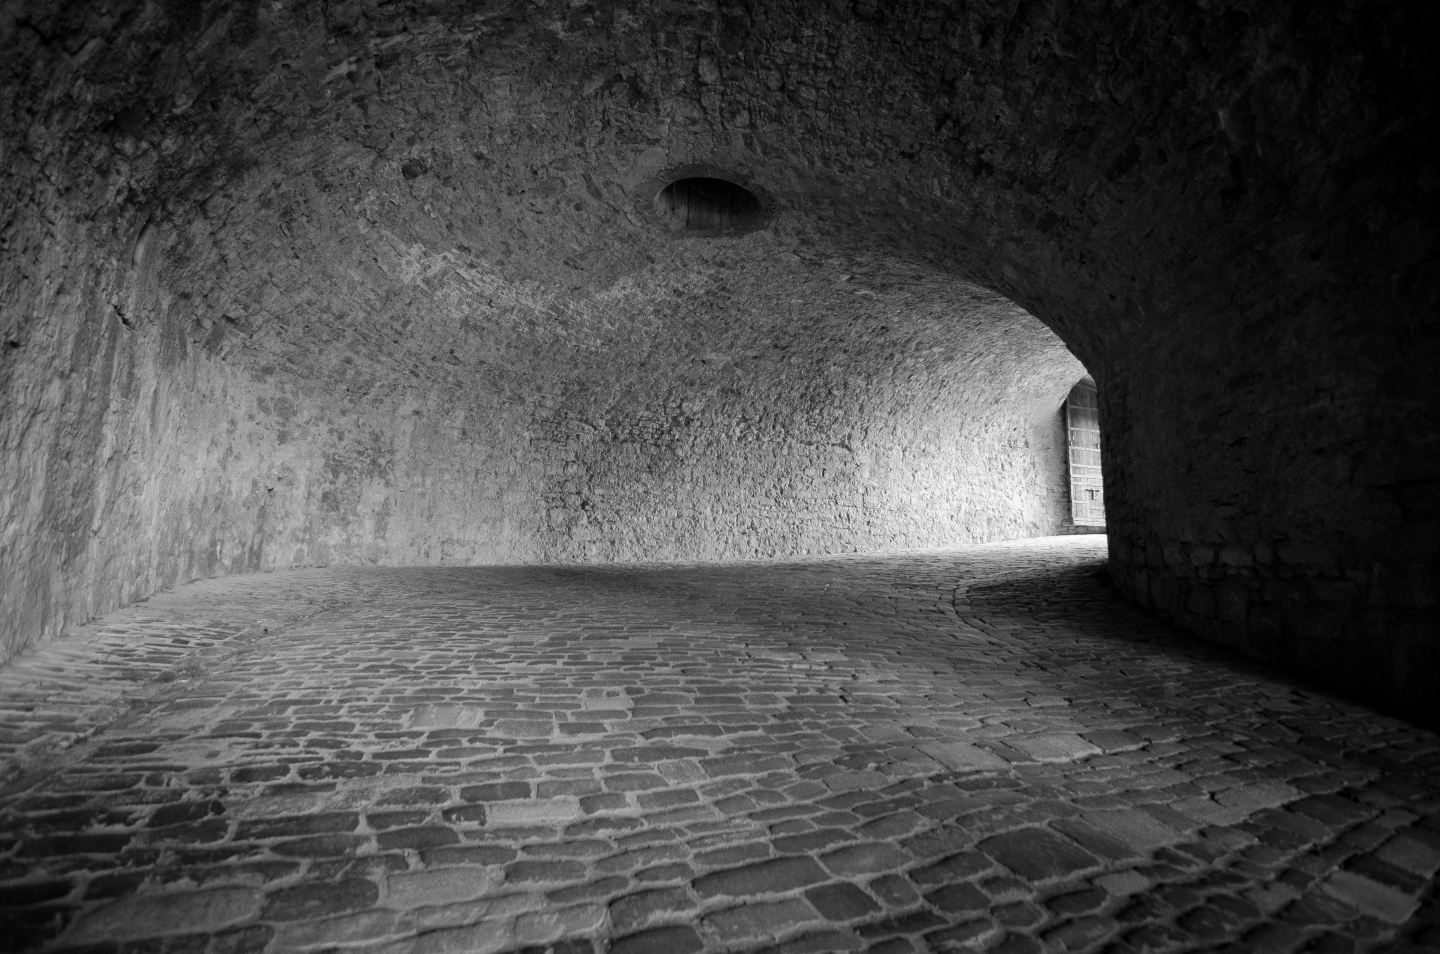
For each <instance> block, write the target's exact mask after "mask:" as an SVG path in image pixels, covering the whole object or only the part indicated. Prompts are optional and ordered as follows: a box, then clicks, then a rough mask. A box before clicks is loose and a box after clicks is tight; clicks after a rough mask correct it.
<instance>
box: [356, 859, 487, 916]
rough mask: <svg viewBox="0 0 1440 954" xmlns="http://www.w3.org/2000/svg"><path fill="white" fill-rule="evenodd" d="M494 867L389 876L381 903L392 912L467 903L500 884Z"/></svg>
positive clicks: (413, 872)
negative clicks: (392, 908) (402, 909)
mask: <svg viewBox="0 0 1440 954" xmlns="http://www.w3.org/2000/svg"><path fill="white" fill-rule="evenodd" d="M503 880H504V879H503V877H502V873H501V870H500V869H499V868H498V867H494V866H487V867H475V866H471V865H466V866H464V867H458V868H432V869H430V870H427V871H407V872H404V873H401V874H393V875H390V876H389V877H388V878H386V880H385V903H386V904H387V905H389V906H390V907H395V908H418V907H424V906H426V905H433V904H450V903H452V902H455V901H468V900H470V899H472V898H478V897H480V896H481V895H483V894H485V893H486V892H488V891H493V890H494V889H495V888H496V887H497V886H498V885H499V884H500V883H501V882H502V881H503Z"/></svg>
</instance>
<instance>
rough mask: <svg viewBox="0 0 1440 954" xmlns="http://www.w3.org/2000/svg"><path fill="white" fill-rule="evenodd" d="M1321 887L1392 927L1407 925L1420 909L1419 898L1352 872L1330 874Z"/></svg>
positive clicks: (1327, 892)
mask: <svg viewBox="0 0 1440 954" xmlns="http://www.w3.org/2000/svg"><path fill="white" fill-rule="evenodd" d="M1320 888H1321V890H1322V891H1324V892H1325V893H1326V894H1328V895H1330V896H1331V897H1332V898H1336V899H1338V900H1340V901H1343V902H1344V903H1345V904H1348V905H1349V906H1350V907H1352V908H1354V909H1355V910H1357V911H1359V912H1360V913H1362V914H1368V915H1370V916H1371V917H1375V918H1379V919H1380V920H1382V921H1388V922H1389V923H1391V924H1404V923H1405V922H1406V921H1407V920H1409V918H1410V915H1412V914H1414V913H1415V910H1416V909H1417V908H1418V907H1419V906H1420V902H1419V901H1418V900H1417V899H1416V898H1414V897H1413V896H1411V895H1409V894H1406V893H1405V892H1403V891H1400V890H1398V889H1396V888H1392V887H1390V886H1389V885H1385V884H1381V883H1380V882H1378V881H1373V880H1371V879H1370V878H1367V877H1365V876H1364V875H1358V874H1355V873H1353V872H1349V871H1336V872H1333V873H1331V875H1330V876H1329V877H1328V878H1326V879H1325V880H1324V881H1322V882H1321V883H1320Z"/></svg>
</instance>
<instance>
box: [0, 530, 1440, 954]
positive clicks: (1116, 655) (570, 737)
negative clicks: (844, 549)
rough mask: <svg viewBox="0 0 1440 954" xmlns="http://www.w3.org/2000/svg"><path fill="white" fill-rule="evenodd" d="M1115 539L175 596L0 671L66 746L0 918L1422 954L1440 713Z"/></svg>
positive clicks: (153, 935) (304, 575)
mask: <svg viewBox="0 0 1440 954" xmlns="http://www.w3.org/2000/svg"><path fill="white" fill-rule="evenodd" d="M1102 565H1103V540H1097V539H1095V538H1088V539H1087V538H1071V539H1050V540H1041V541H1025V542H1021V543H1013V544H999V545H989V546H983V547H971V548H966V549H962V550H954V551H946V552H923V553H907V554H897V555H886V556H873V557H863V556H862V557H825V558H817V559H814V560H808V561H803V562H786V563H758V562H752V563H735V564H721V565H708V566H684V567H668V568H667V567H568V568H565V567H548V568H541V567H510V568H474V569H428V570H404V569H397V570H378V569H348V570H324V571H320V570H308V571H295V572H292V573H276V574H269V575H265V576H257V577H247V578H237V579H232V580H229V581H224V582H223V584H222V583H219V582H217V583H213V584H204V585H200V586H197V587H182V588H181V589H180V590H177V591H176V592H175V593H173V594H170V595H168V596H166V597H163V598H157V599H155V600H152V601H151V603H150V604H148V605H147V607H142V608H139V609H137V610H135V611H127V612H128V613H129V615H126V614H116V616H115V617H111V618H107V619H106V620H102V621H101V622H100V623H99V624H97V625H96V626H94V627H92V628H91V629H90V630H88V631H87V633H89V635H87V636H86V637H85V638H84V639H72V640H62V641H61V642H60V643H59V644H57V645H56V647H51V648H47V649H44V650H41V651H38V652H36V653H33V654H30V655H29V656H27V657H23V658H22V660H21V661H20V662H21V665H20V666H12V667H10V668H9V669H7V670H3V671H0V692H3V693H4V695H3V697H0V698H3V704H4V708H3V710H0V712H3V716H0V719H3V725H4V728H5V729H6V730H7V731H11V732H12V735H11V736H10V738H12V739H16V738H19V739H24V738H25V736H26V733H29V732H34V731H35V727H36V726H37V725H42V728H43V723H44V722H45V719H46V718H49V719H51V720H52V722H53V723H54V724H55V725H58V726H60V728H58V729H54V730H50V731H52V737H54V738H65V737H68V736H67V733H68V734H69V736H73V737H75V738H85V741H84V742H83V744H80V745H76V746H73V747H72V748H71V749H69V750H68V751H67V752H62V753H60V754H58V755H56V754H54V753H53V752H52V753H51V757H50V760H49V761H43V760H42V761H38V762H37V761H33V760H32V762H30V763H26V764H21V763H22V762H23V760H20V761H17V763H16V764H17V765H21V768H20V769H17V774H16V776H15V778H14V780H13V781H12V782H11V784H10V785H9V787H8V788H7V789H6V790H5V792H4V794H3V796H0V943H7V942H8V943H9V944H10V946H11V947H13V948H14V949H16V950H26V949H38V948H45V949H49V950H65V951H82V950H84V951H96V952H99V951H106V952H136V954H138V952H142V951H143V952H157V954H171V952H174V954H180V952H196V954H201V952H204V954H244V952H251V951H262V950H263V951H317V952H318V951H335V950H341V951H354V952H365V954H382V952H383V954H392V952H393V954H401V952H404V954H430V952H460V951H466V952H469V951H475V952H520V951H524V952H530V954H545V952H548V954H602V952H606V951H609V952H614V954H644V952H654V954H676V952H690V951H695V952H700V951H704V952H722V951H723V952H732V951H747V952H748V951H761V950H764V951H776V952H791V954H799V952H830V951H870V952H876V954H879V952H885V954H890V952H906V951H960V950H987V951H997V952H1004V954H1026V952H1039V951H1092V950H1110V951H1116V952H1143V951H1195V950H1224V949H1229V950H1236V951H1277V952H1279V951H1314V952H1332V951H1333V952H1345V951H1355V950H1385V949H1396V950H1407V949H1408V950H1433V949H1436V948H1440V911H1437V909H1440V904H1437V898H1436V891H1435V872H1436V870H1437V868H1440V739H1437V737H1436V736H1435V735H1434V734H1432V733H1429V732H1426V731H1423V730H1420V729H1417V728H1415V727H1413V726H1410V725H1408V724H1407V723H1404V722H1401V721H1398V720H1394V719H1390V718H1386V717H1383V716H1380V715H1378V714H1376V713H1375V712H1373V711H1371V710H1368V709H1366V708H1364V707H1361V706H1359V705H1356V704H1353V703H1349V702H1345V701H1343V700H1339V699H1336V698H1334V697H1331V696H1328V695H1326V694H1324V693H1320V692H1316V691H1313V690H1309V689H1306V688H1304V687H1300V686H1297V685H1295V684H1293V683H1291V682H1288V681H1286V680H1284V679H1281V678H1277V677H1276V676H1275V675H1274V674H1272V673H1269V672H1267V671H1265V670H1262V669H1259V668H1257V667H1253V666H1250V665H1248V664H1245V663H1243V662H1238V661H1236V660H1233V659H1230V658H1228V657H1226V656H1224V655H1222V654H1219V653H1218V652H1215V651H1213V650H1210V649H1208V648H1206V647H1203V646H1200V645H1198V644H1196V643H1194V642H1192V641H1190V640H1188V639H1186V638H1185V637H1183V636H1180V635H1179V634H1177V633H1175V632H1174V631H1173V630H1171V629H1170V628H1168V627H1166V626H1165V625H1163V624H1161V623H1159V622H1157V621H1155V620H1154V619H1153V618H1152V617H1149V616H1148V615H1146V614H1144V613H1142V612H1140V611H1139V610H1136V609H1134V608H1132V607H1130V606H1128V605H1127V604H1125V603H1124V602H1123V601H1121V600H1119V599H1118V598H1117V597H1115V596H1114V595H1113V593H1112V592H1111V591H1110V590H1108V589H1107V588H1106V587H1105V586H1104V585H1103V581H1102V579H1101V578H1100V576H1099V573H1098V571H1099V570H1100V568H1101V566H1102ZM267 606H269V607H270V608H269V609H267ZM266 621H269V622H270V623H272V624H273V625H261V623H264V622H266ZM257 627H258V629H257ZM266 630H269V631H268V632H266ZM107 634H108V635H107ZM85 646H90V649H89V650H88V651H86V650H85V649H84V647H85ZM137 660H138V661H140V664H141V665H140V669H141V670H143V672H141V673H139V674H137V672H136V671H133V667H134V666H135V665H136V664H137V663H136V661H137ZM165 660H168V663H166V662H165ZM165 665H169V666H170V668H169V669H165V668H164V666H165ZM126 667H132V669H131V670H129V674H128V675H126V674H125V673H126V672H127V668H126ZM16 672H21V673H26V674H31V675H27V676H25V677H24V678H20V677H17V676H16V675H15V673H16ZM35 673H43V674H45V679H49V680H53V682H51V683H46V682H44V681H43V680H39V681H37V680H36V679H35V678H34V676H33V674H35ZM166 673H172V674H178V675H175V676H174V678H172V679H170V680H169V681H168V682H167V681H164V679H165V674H166ZM17 680H18V681H17ZM87 680H95V681H96V682H97V684H99V685H101V687H102V689H101V691H100V692H99V694H98V698H99V699H100V701H99V702H96V699H95V698H93V697H91V696H89V695H87V693H86V688H85V685H86V682H87ZM142 683H143V684H144V685H148V686H151V687H152V688H151V689H149V690H146V691H144V692H141V691H139V690H135V691H130V690H126V689H125V688H124V687H125V686H126V685H130V686H132V687H133V686H139V685H141V684H142ZM46 686H50V688H51V690H53V691H51V692H50V693H49V694H47V693H46V691H45V687H46ZM20 689H24V690H25V694H24V695H12V693H16V692H18V691H19V690H20ZM127 692H128V693H129V694H128V695H127ZM67 707H68V708H67ZM37 711H39V712H45V713H48V714H49V715H47V716H46V717H45V718H41V717H39V716H37V715H36V714H35V713H36V712H37ZM12 726H13V727H14V728H13V729H12ZM87 733H88V734H87ZM13 744H14V743H13V742H12V745H13ZM16 751H18V749H17V750H16Z"/></svg>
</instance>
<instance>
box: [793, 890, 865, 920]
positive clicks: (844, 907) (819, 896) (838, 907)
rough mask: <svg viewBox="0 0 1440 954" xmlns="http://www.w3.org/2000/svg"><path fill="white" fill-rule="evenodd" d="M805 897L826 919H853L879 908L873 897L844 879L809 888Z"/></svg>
mask: <svg viewBox="0 0 1440 954" xmlns="http://www.w3.org/2000/svg"><path fill="white" fill-rule="evenodd" d="M805 897H806V899H808V900H809V902H810V904H811V905H813V906H814V908H815V910H817V911H819V912H820V914H821V916H823V917H824V918H825V919H826V920H827V921H853V920H854V919H856V918H861V917H865V916H866V915H868V914H873V913H874V912H876V911H879V910H880V905H879V904H877V903H876V902H875V899H874V898H872V897H870V895H868V894H866V893H865V892H864V891H862V890H860V888H859V887H857V886H856V885H853V884H850V883H849V882H846V881H840V882H836V883H834V884H826V885H820V886H819V887H815V888H809V889H807V890H806V891H805Z"/></svg>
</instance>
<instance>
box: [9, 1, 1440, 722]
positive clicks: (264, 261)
mask: <svg viewBox="0 0 1440 954" xmlns="http://www.w3.org/2000/svg"><path fill="white" fill-rule="evenodd" d="M1435 16H1436V14H1434V13H1433V12H1429V11H1427V10H1426V9H1423V8H1420V7H1417V6H1412V5H1395V6H1393V7H1391V6H1382V5H1373V4H1351V3H1342V2H1330V3H1320V4H1294V3H1285V2H1263V0H1255V2H1250V3H1243V2H1234V3H1228V4H1212V5H1207V6H1199V5H1191V4H1182V3H1178V2H1176V3H1156V4H1143V5H1134V6H1130V7H1123V8H1122V7H1112V6H1110V5H1108V4H1104V3H1100V2H1098V0H1096V2H1093V3H1085V2H1082V3H1072V4H1068V5H1060V4H1049V3H1034V4H1029V3H1027V4H1018V5H1017V4H999V3H967V4H958V5H948V4H938V3H930V2H923V0H906V2H898V3H889V4H873V3H868V2H856V3H801V2H796V3H783V2H777V3H764V4H752V3H741V2H731V0H726V2H722V3H720V4H718V5H712V4H694V5H687V4H679V5H675V4H659V3H655V4H649V3H640V4H625V5H610V4H603V3H579V4H572V3H563V4H562V3H543V4H538V5H537V4H520V3H507V2H499V0H497V2H495V3H487V4H482V5H479V6H475V5H465V4H459V3H455V4H447V3H444V2H442V3H428V4H423V5H422V4H418V3H415V4H407V3H385V4H381V3H378V2H368V0H355V2H350V3H345V4H330V5H328V6H326V7H324V8H312V7H310V6H308V5H294V6H290V5H286V4H265V5H251V4H244V3H234V4H225V3H214V4H209V5H206V6H204V7H203V8H201V7H195V6H188V5H186V6H182V5H154V4H151V5H142V4H138V3H123V2H122V3H117V4H113V5H108V6H105V7H103V8H100V7H89V6H83V7H76V6H74V5H63V4H58V3H53V2H40V0H36V2H28V3H27V2H18V3H12V4H8V5H6V6H5V7H4V10H3V13H0V17H3V19H0V54H3V60H4V62H5V63H6V64H7V65H6V67H5V71H6V72H5V73H4V77H3V81H0V83H3V92H4V97H3V102H4V103H5V104H6V105H5V107H4V115H3V120H0V122H3V127H0V132H3V139H0V143H3V145H0V149H3V150H4V153H3V155H0V160H3V168H4V172H3V193H0V195H3V201H4V209H5V215H4V222H3V225H0V235H3V241H4V243H5V244H4V249H5V255H4V260H3V264H0V268H3V273H0V279H3V290H0V294H3V306H4V309H3V310H4V319H3V320H4V328H3V332H4V335H5V341H6V344H5V346H4V349H3V357H0V361H3V362H4V364H3V372H4V378H3V383H0V388H3V391H0V394H3V397H0V402H3V404H0V411H3V415H0V429H3V431H0V433H3V440H4V448H5V456H4V460H3V463H0V467H3V468H4V470H3V472H0V488H3V492H4V495H5V496H4V497H3V498H0V500H3V510H4V512H3V521H4V522H3V527H4V531H3V532H4V534H5V536H4V553H3V556H0V569H3V571H4V572H5V573H6V575H7V579H10V580H15V581H18V583H17V585H14V586H9V585H7V588H6V595H5V600H6V605H5V608H4V612H3V617H4V619H5V621H6V622H5V626H6V633H7V637H6V638H7V645H8V646H9V647H11V648H12V649H13V648H14V647H15V646H16V645H18V644H19V643H21V642H23V641H25V640H27V639H30V638H33V637H35V636H37V635H41V634H46V633H50V632H53V631H54V630H55V629H56V627H58V625H60V622H61V621H62V620H63V619H65V618H67V617H68V618H75V617H77V616H84V615H86V614H88V613H93V612H98V611H101V610H103V609H105V608H108V607H110V606H113V605H116V604H117V603H119V602H123V601H126V600H130V599H133V598H136V597H138V596H140V595H143V594H144V593H146V592H150V591H152V590H153V589H155V588H156V587H159V586H163V585H165V584H166V583H168V582H169V581H171V580H173V579H178V578H184V577H188V576H192V575H203V574H207V573H215V572H233V571H238V570H244V569H257V568H264V567H269V566H278V565H287V564H289V563H292V562H310V563H313V562H332V561H333V562H354V561H364V560H381V561H386V562H442V561H443V562H448V561H490V560H550V559H554V560H563V559H630V558H657V559H669V558H692V557H709V556H735V555H746V554H769V553H797V552H809V551H815V550H827V549H852V548H862V549H863V548H872V547H891V546H914V545H927V544H931V543H943V542H955V541H962V540H973V539H993V538H996V537H1000V536H1013V535H1019V534H1026V533H1037V532H1047V531H1050V530H1053V529H1057V528H1058V526H1059V523H1058V521H1060V520H1061V515H1062V514H1063V510H1064V508H1063V499H1061V498H1059V497H1057V494H1061V493H1063V484H1062V480H1061V478H1062V474H1061V472H1060V471H1059V470H1058V469H1057V468H1058V467H1059V466H1060V464H1059V462H1060V461H1063V457H1062V456H1061V455H1060V454H1059V453H1058V452H1057V450H1056V446H1055V441H1056V440H1057V439H1058V438H1057V435H1056V432H1055V428H1054V424H1055V420H1054V410H1055V407H1057V406H1058V404H1059V401H1060V400H1061V399H1062V398H1063V395H1064V391H1065V389H1066V388H1067V387H1068V386H1069V384H1070V383H1072V382H1073V380H1074V379H1075V378H1078V377H1079V375H1080V373H1081V368H1080V365H1079V364H1078V362H1077V361H1076V359H1075V358H1073V357H1070V355H1069V354H1068V353H1067V352H1066V349H1065V346H1068V348H1069V351H1070V352H1073V354H1074V355H1075V356H1078V358H1079V359H1080V360H1083V361H1084V363H1085V366H1086V367H1087V368H1088V369H1089V370H1090V371H1091V372H1093V374H1094V376H1095V377H1096V379H1097V381H1098V382H1099V384H1100V387H1101V394H1102V403H1103V414H1104V419H1105V425H1106V433H1105V452H1106V463H1107V480H1108V483H1107V489H1106V496H1107V504H1108V510H1109V529H1110V534H1111V539H1112V542H1113V547H1112V570H1113V576H1114V578H1115V580H1116V582H1117V584H1118V585H1120V586H1121V587H1122V588H1123V589H1124V590H1125V591H1126V592H1128V593H1130V594H1131V595H1133V596H1135V597H1136V598H1138V599H1140V600H1141V601H1142V602H1145V603H1147V604H1148V605H1151V606H1153V607H1155V608H1157V609H1158V610H1160V611H1161V612H1163V613H1166V614H1167V615H1170V616H1172V617H1173V618H1175V619H1177V620H1179V621H1181V622H1183V623H1184V624H1186V625H1188V626H1190V627H1191V628H1193V629H1195V630H1196V631H1197V632H1200V633H1202V634H1204V635H1207V636H1209V637H1211V638H1218V639H1222V640H1225V641H1227V642H1231V643H1234V644H1236V645H1238V646H1241V647H1242V648H1244V649H1245V650H1246V651H1248V652H1251V653H1252V654H1257V655H1260V656H1263V657H1265V658H1269V659H1273V660H1276V661H1279V662H1281V663H1283V664H1286V665H1289V666H1291V667H1292V668H1294V669H1296V670H1297V671H1300V672H1304V673H1308V674H1310V675H1312V676H1317V677H1319V678H1321V679H1325V680H1329V681H1330V682H1331V683H1332V684H1335V685H1341V686H1346V687H1348V688H1349V689H1350V690H1351V691H1353V692H1356V693H1359V694H1362V695H1364V696H1366V697H1367V698H1371V699H1376V700H1379V701H1382V702H1384V703H1386V704H1389V705H1393V706H1397V707H1399V708H1400V709H1401V710H1402V711H1405V712H1408V713H1410V714H1412V715H1418V716H1420V717H1424V718H1431V717H1433V714H1434V713H1433V709H1432V708H1429V707H1431V706H1433V705H1434V703H1433V702H1430V701H1428V700H1429V694H1428V693H1426V692H1425V689H1424V687H1425V685H1426V684H1427V683H1426V680H1428V679H1432V678H1433V675H1434V673H1435V672H1436V660H1435V654H1436V648H1435V639H1434V636H1433V633H1434V631H1435V626H1434V622H1435V612H1436V611H1435V608H1434V603H1433V596H1432V595H1431V594H1433V593H1434V592H1436V591H1437V589H1440V585H1437V565H1440V556H1437V553H1440V550H1437V547H1440V545H1437V543H1436V542H1435V541H1436V539H1437V537H1436V531H1437V529H1440V527H1437V523H1440V521H1437V515H1436V513H1435V494H1434V487H1435V483H1434V481H1435V479H1436V471H1435V469H1436V466H1437V458H1440V451H1437V441H1436V438H1435V435H1436V433H1437V431H1440V426H1437V421H1436V411H1435V407H1436V400H1435V399H1436V396H1437V395H1436V388H1437V384H1436V383H1435V382H1436V376H1435V375H1433V374H1431V373H1429V369H1431V368H1433V367H1434V366H1436V364H1437V361H1436V358H1437V354H1436V352H1437V331H1436V324H1435V323H1434V321H1433V315H1434V314H1435V307H1436V305H1437V301H1436V298H1437V296H1436V288H1437V286H1440V282H1437V281H1436V275H1435V265H1434V262H1435V261H1436V258H1435V256H1434V236H1435V235H1436V234H1437V230H1436V224H1437V215H1436V205H1437V203H1436V199H1435V191H1434V188H1433V182H1434V174H1433V163H1432V161H1431V160H1430V159H1429V158H1428V153H1427V152H1426V151H1425V150H1424V148H1423V143H1424V141H1425V137H1424V131H1425V130H1426V129H1427V128H1428V125H1429V123H1430V122H1431V118H1432V117H1433V113H1434V109H1433V106H1434V95H1435V93H1434V91H1435V90H1436V89H1440V83H1436V82H1435V79H1436V77H1435V76H1434V71H1435V69H1436V66H1435V65H1434V62H1433V59H1430V58H1427V57H1426V55H1425V51H1423V50H1418V49H1417V48H1416V45H1415V43H1414V41H1413V40H1412V38H1413V37H1418V36H1427V35H1434V33H1435V27H1436V23H1435V22H1434V20H1435ZM695 169H714V170H719V171H723V172H725V173H726V174H727V175H728V176H730V177H733V178H734V179H735V181H737V182H743V183H745V184H747V185H749V186H753V187H754V189H755V191H756V193H757V194H758V195H762V196H763V197H764V198H765V200H766V201H767V202H768V203H770V209H769V213H770V216H771V217H770V219H769V221H768V223H767V225H766V226H765V227H764V228H763V229H760V230H758V231H755V232H753V233H750V234H748V235H740V236H734V237H716V238H696V239H691V238H685V237H683V236H676V235H675V234H672V233H670V232H668V231H667V230H665V229H664V228H661V227H657V223H656V222H655V221H652V220H651V219H650V218H647V217H646V216H645V215H643V214H641V213H640V212H637V209H641V210H643V208H644V204H645V203H646V202H648V201H649V199H650V197H651V195H652V194H653V192H651V191H650V190H657V186H656V184H657V183H659V184H661V185H663V183H664V182H665V181H668V180H667V176H675V175H682V174H683V175H697V174H701V173H697V172H694V171H693V170H695ZM685 170H691V171H685ZM1427 170H1428V171H1427ZM1031 315H1033V316H1035V317H1034V318H1032V317H1030V316H1031ZM1037 318H1038V319H1039V321H1038V322H1037V321H1036V319H1037ZM1039 322H1043V323H1044V324H1043V325H1042V324H1040V323H1039ZM1047 326H1048V329H1049V330H1048V331H1047V330H1046V328H1047ZM1052 332H1053V334H1052ZM1057 336H1058V337H1057ZM1061 341H1063V342H1064V345H1062V344H1061Z"/></svg>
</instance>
